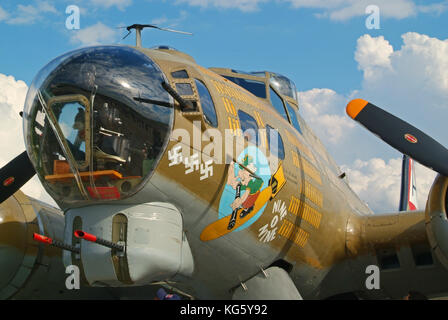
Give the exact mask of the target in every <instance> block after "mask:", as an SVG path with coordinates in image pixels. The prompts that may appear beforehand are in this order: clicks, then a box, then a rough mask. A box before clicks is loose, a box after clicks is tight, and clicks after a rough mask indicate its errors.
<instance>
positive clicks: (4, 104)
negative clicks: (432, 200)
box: [0, 0, 448, 211]
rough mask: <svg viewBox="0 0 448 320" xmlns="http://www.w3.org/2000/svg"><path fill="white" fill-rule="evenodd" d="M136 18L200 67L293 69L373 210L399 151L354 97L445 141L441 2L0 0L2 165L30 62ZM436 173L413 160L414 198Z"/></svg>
mask: <svg viewBox="0 0 448 320" xmlns="http://www.w3.org/2000/svg"><path fill="white" fill-rule="evenodd" d="M69 5H77V6H78V7H79V8H80V10H81V29H80V30H68V29H67V28H66V27H65V23H66V19H67V17H68V15H67V14H66V13H65V11H66V7H67V6H69ZM368 5H377V6H378V8H379V9H380V19H381V20H380V27H381V28H380V29H379V30H375V29H372V30H369V29H367V28H366V26H365V21H366V18H367V17H368V15H367V14H366V13H365V8H366V7H367V6H368ZM133 23H153V24H157V25H159V26H161V27H169V28H173V29H178V30H183V31H189V32H192V33H194V35H193V36H184V35H180V34H175V33H168V32H162V31H156V30H145V31H143V46H145V47H152V46H155V45H160V44H166V45H170V46H173V47H175V48H177V49H179V50H181V51H185V52H186V53H189V54H190V55H192V56H193V57H194V58H195V59H196V61H197V62H198V63H199V64H200V65H202V66H205V67H230V68H234V69H239V70H245V71H259V70H270V71H275V72H279V73H282V74H284V75H286V76H288V77H289V78H291V79H292V80H293V81H294V82H295V83H296V85H297V88H298V91H299V96H300V111H301V114H302V116H303V117H304V118H305V119H306V120H307V121H308V123H309V124H310V126H311V127H312V128H313V129H314V130H315V132H316V133H317V135H318V136H319V137H320V138H321V139H322V141H323V142H324V144H325V145H326V147H327V148H328V149H329V151H330V153H331V154H332V155H333V156H334V158H335V159H336V162H337V163H338V164H339V165H340V166H341V167H342V168H343V169H344V170H346V171H347V172H348V177H349V181H350V183H351V185H352V187H353V189H354V190H355V191H356V192H358V194H360V196H361V198H363V199H364V200H365V201H367V202H368V203H369V205H371V207H373V208H374V209H375V210H377V211H387V210H393V209H396V208H395V204H396V203H397V202H398V200H397V198H398V197H399V175H400V156H401V155H400V154H399V153H398V152H396V151H394V150H393V149H392V148H390V147H388V146H387V145H385V144H384V143H383V142H381V141H379V140H378V139H377V138H376V137H373V136H372V135H371V134H370V133H368V132H366V131H365V130H364V129H362V128H360V127H359V126H358V125H355V124H354V123H353V121H351V120H350V119H348V117H347V116H346V115H345V111H344V110H345V106H346V104H347V102H348V101H349V100H350V99H352V98H355V97H361V98H365V99H369V100H370V101H372V102H373V103H375V104H378V105H379V106H381V107H384V108H385V109H387V110H388V111H389V112H391V113H394V114H396V115H398V116H399V117H402V118H403V119H405V120H407V121H409V122H411V123H413V124H414V125H416V126H417V127H419V128H420V129H422V130H423V131H425V132H427V133H429V134H430V135H432V136H433V137H434V138H436V139H437V140H439V141H440V142H441V143H442V144H444V145H445V146H448V136H447V135H446V130H445V126H446V124H445V123H446V119H447V118H448V105H447V104H446V101H448V40H446V39H448V34H447V33H448V1H447V0H435V1H421V0H325V1H324V0H315V1H309V0H208V1H207V0H172V1H168V0H165V1H154V0H78V1H76V0H58V1H55V0H28V1H12V0H2V1H1V3H0V34H1V36H2V46H1V47H0V111H1V112H2V114H8V116H9V117H10V118H11V121H10V123H11V127H10V128H3V129H2V130H0V138H1V139H2V143H4V141H11V142H10V146H9V149H10V150H11V152H10V153H11V154H4V155H3V156H1V157H0V162H1V163H0V164H4V163H6V162H7V161H8V160H9V159H10V158H12V157H13V156H14V155H16V154H18V153H20V152H21V151H20V150H23V143H22V142H21V141H22V137H21V136H20V137H16V136H19V135H20V134H18V133H17V132H19V130H20V129H18V128H19V127H20V124H17V123H16V122H15V121H19V120H17V113H18V110H20V108H21V107H22V106H23V99H24V96H25V94H26V89H27V86H29V85H30V83H31V81H32V79H33V77H34V76H35V75H36V74H37V72H38V71H39V70H40V69H41V68H42V67H43V66H44V65H45V64H46V63H47V62H49V61H50V60H52V59H53V58H55V57H57V56H59V55H61V54H63V53H65V52H67V51H69V50H73V49H76V48H78V47H81V46H85V45H91V44H95V43H101V44H110V43H121V44H134V41H135V40H134V36H133V35H132V36H129V37H128V38H127V39H125V40H121V38H122V37H123V36H124V35H125V34H126V31H125V30H122V29H117V27H119V26H125V25H129V24H133ZM22 81H23V82H24V83H23V82H22ZM13 135H14V136H13ZM16 141H18V142H17V143H16ZM419 171H420V173H419ZM433 178H434V173H433V172H430V171H429V170H426V169H424V168H418V172H417V180H418V181H420V182H419V183H420V190H421V193H420V194H421V198H420V202H421V206H420V207H422V206H424V200H425V197H426V195H427V192H428V189H429V187H430V185H431V183H432V181H433Z"/></svg>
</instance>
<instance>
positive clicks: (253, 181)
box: [200, 147, 286, 241]
mask: <svg viewBox="0 0 448 320" xmlns="http://www.w3.org/2000/svg"><path fill="white" fill-rule="evenodd" d="M285 182H286V180H285V178H284V174H283V167H282V164H281V163H280V165H279V167H278V169H277V171H276V172H275V174H274V175H272V176H271V174H270V169H269V164H268V160H267V159H266V157H265V156H264V154H263V153H262V152H261V151H260V150H259V149H258V148H256V147H248V148H247V149H246V150H244V151H243V152H242V153H241V154H240V156H239V157H238V159H237V161H236V163H235V162H233V161H232V162H231V163H230V165H229V170H228V174H227V184H226V186H225V188H224V191H223V193H222V195H221V200H220V205H219V215H220V216H219V217H220V219H219V220H217V221H215V222H213V223H211V224H209V225H208V226H207V227H205V228H204V230H203V231H202V233H201V237H200V238H201V240H202V241H210V240H213V239H217V238H219V237H222V236H224V235H226V234H228V233H230V232H233V231H240V230H243V229H245V228H247V227H249V226H250V225H251V224H252V223H254V222H255V221H256V220H257V219H258V218H259V217H260V216H261V214H262V213H263V211H264V209H265V207H266V205H267V203H268V201H270V200H272V199H273V198H274V197H275V196H276V195H277V193H278V192H279V191H280V189H281V188H282V187H283V185H284V184H285Z"/></svg>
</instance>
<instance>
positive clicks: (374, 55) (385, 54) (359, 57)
mask: <svg viewBox="0 0 448 320" xmlns="http://www.w3.org/2000/svg"><path fill="white" fill-rule="evenodd" d="M393 52H394V49H393V47H392V46H391V45H390V43H389V41H387V40H385V39H384V37H383V36H380V37H376V38H372V37H371V36H370V35H368V34H366V35H364V36H362V37H360V38H359V39H358V42H357V48H356V52H355V60H356V61H357V62H358V68H359V69H361V70H363V72H364V78H365V79H369V81H371V80H370V79H371V78H372V77H374V76H375V75H377V74H378V73H380V72H381V71H382V69H384V70H391V61H390V56H391V55H392V53H393Z"/></svg>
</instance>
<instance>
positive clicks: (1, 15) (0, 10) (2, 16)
mask: <svg viewBox="0 0 448 320" xmlns="http://www.w3.org/2000/svg"><path fill="white" fill-rule="evenodd" d="M8 16H9V13H8V12H6V10H5V9H3V8H2V7H0V21H3V20H6V19H7V18H8Z"/></svg>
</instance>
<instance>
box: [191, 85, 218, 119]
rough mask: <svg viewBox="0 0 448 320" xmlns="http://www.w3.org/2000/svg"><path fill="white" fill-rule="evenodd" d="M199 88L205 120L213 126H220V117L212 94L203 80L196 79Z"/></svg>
mask: <svg viewBox="0 0 448 320" xmlns="http://www.w3.org/2000/svg"><path fill="white" fill-rule="evenodd" d="M195 82H196V87H197V88H198V93H199V98H200V100H201V106H202V112H203V113H204V119H205V122H207V123H208V124H209V125H211V126H213V127H217V126H218V117H217V115H216V110H215V105H214V103H213V99H212V96H211V95H210V92H209V91H208V89H207V87H206V86H205V84H204V83H202V81H200V80H197V79H195Z"/></svg>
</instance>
